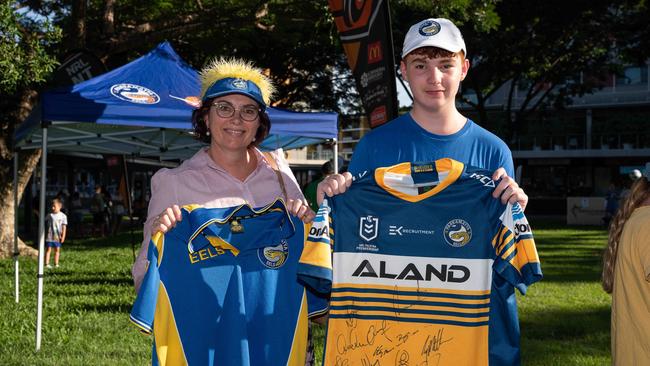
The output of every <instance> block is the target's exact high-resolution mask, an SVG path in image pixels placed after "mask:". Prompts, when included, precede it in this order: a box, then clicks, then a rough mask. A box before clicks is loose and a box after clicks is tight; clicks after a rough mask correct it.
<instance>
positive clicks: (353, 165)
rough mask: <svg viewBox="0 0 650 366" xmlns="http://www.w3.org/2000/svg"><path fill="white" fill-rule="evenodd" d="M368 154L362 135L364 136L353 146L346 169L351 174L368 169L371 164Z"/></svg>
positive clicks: (366, 144) (365, 140)
mask: <svg viewBox="0 0 650 366" xmlns="http://www.w3.org/2000/svg"><path fill="white" fill-rule="evenodd" d="M369 155H370V154H369V152H368V143H367V138H365V136H364V138H361V140H359V142H358V143H357V146H356V147H355V148H354V152H353V153H352V159H351V160H350V164H349V165H348V171H349V172H350V173H351V174H352V175H357V174H359V173H362V172H364V171H365V170H368V169H369V167H370V165H371V164H370V158H369Z"/></svg>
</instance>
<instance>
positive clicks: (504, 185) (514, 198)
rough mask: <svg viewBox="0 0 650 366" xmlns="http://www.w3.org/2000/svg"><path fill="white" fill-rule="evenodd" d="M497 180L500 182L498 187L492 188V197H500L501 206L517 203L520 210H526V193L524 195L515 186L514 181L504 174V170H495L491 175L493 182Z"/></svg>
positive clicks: (516, 185) (521, 190)
mask: <svg viewBox="0 0 650 366" xmlns="http://www.w3.org/2000/svg"><path fill="white" fill-rule="evenodd" d="M499 179H501V182H499V185H497V186H496V188H494V192H492V197H494V198H499V197H500V198H501V203H503V204H506V203H510V204H514V203H515V202H519V206H521V209H522V210H524V209H526V205H527V204H528V196H527V195H526V193H524V190H523V189H521V187H519V184H517V182H515V180H514V179H512V178H510V177H509V176H508V173H506V170H505V169H503V168H499V169H497V170H496V171H495V172H494V174H492V180H493V181H498V180H499Z"/></svg>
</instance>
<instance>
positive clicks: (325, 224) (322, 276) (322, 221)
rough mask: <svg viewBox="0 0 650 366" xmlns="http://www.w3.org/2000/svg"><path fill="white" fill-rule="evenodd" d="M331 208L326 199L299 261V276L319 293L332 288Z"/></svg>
mask: <svg viewBox="0 0 650 366" xmlns="http://www.w3.org/2000/svg"><path fill="white" fill-rule="evenodd" d="M330 220H331V218H330V208H329V206H328V204H327V200H324V201H323V203H322V204H321V206H320V207H319V209H318V212H317V213H316V217H315V218H314V221H313V222H312V225H311V227H310V228H309V235H308V236H307V240H306V241H305V247H304V249H303V251H302V255H301V256H300V261H299V262H298V278H300V280H301V281H303V282H304V283H306V284H307V285H308V286H309V287H311V288H312V289H314V290H316V291H317V292H319V293H329V292H330V290H331V288H332V244H333V243H332V240H331V238H332V233H331V232H330V229H331V225H330V224H331V221H330Z"/></svg>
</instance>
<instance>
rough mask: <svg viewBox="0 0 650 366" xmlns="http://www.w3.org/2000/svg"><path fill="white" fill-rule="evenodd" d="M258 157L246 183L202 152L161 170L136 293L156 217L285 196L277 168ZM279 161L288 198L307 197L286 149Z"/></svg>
mask: <svg viewBox="0 0 650 366" xmlns="http://www.w3.org/2000/svg"><path fill="white" fill-rule="evenodd" d="M255 153H256V154H257V168H256V169H255V171H253V173H252V174H251V175H249V176H248V178H246V180H245V181H244V182H242V181H240V180H238V179H236V178H234V177H232V176H231V175H230V174H228V173H227V172H226V171H225V170H224V169H223V168H221V167H220V166H218V165H217V164H216V163H215V162H214V161H213V160H212V159H211V158H210V156H209V155H208V153H207V148H204V149H201V150H200V151H199V152H197V153H196V154H194V156H193V157H192V158H190V159H189V160H186V161H185V162H183V164H181V165H180V166H178V167H176V168H174V169H167V168H163V169H160V170H159V171H158V172H156V174H154V176H153V177H152V178H151V200H150V201H149V209H148V213H147V221H146V222H145V224H144V241H143V242H142V247H141V248H140V252H139V253H138V257H137V259H136V261H135V263H134V264H133V267H132V268H131V273H132V275H133V281H134V282H135V288H136V291H138V289H139V288H140V283H141V282H142V277H143V276H144V273H145V270H146V268H147V248H148V244H149V240H150V238H151V224H152V222H153V220H154V218H155V217H156V216H158V215H159V214H160V213H161V212H162V211H163V210H165V209H166V208H168V207H170V206H172V205H179V206H182V205H188V204H199V205H203V206H205V207H231V206H237V205H241V204H249V205H251V206H253V207H260V206H264V205H267V204H269V203H271V202H273V201H274V200H275V199H276V198H278V197H282V189H281V188H280V183H279V182H278V177H277V175H276V173H275V171H273V168H271V166H270V165H269V164H268V162H267V161H266V160H265V159H264V157H263V155H262V153H261V152H260V151H259V150H257V149H255ZM271 155H272V156H273V157H274V158H275V161H276V163H277V165H278V168H279V170H280V172H281V173H282V179H283V181H284V185H285V187H286V190H287V196H288V197H287V198H288V199H302V200H304V196H303V194H302V192H301V191H300V187H299V186H298V183H297V182H296V178H295V177H294V176H293V173H292V172H291V169H290V168H289V164H288V163H287V161H286V159H285V158H284V152H283V151H282V149H278V150H276V151H273V152H271Z"/></svg>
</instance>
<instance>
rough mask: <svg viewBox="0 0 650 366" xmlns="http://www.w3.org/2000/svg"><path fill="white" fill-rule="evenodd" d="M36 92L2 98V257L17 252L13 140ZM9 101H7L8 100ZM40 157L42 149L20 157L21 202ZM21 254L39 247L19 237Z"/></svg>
mask: <svg viewBox="0 0 650 366" xmlns="http://www.w3.org/2000/svg"><path fill="white" fill-rule="evenodd" d="M36 97H37V93H36V91H34V90H31V89H25V90H22V91H21V92H20V93H17V94H16V95H15V99H12V101H11V102H8V101H7V100H4V101H3V108H5V107H7V106H9V105H11V106H12V107H13V108H11V109H9V108H7V109H5V110H6V113H5V114H4V116H3V117H4V118H3V119H2V124H3V127H5V128H3V133H2V134H0V258H7V257H11V256H12V255H13V253H14V214H15V213H16V209H15V207H14V155H13V151H14V141H13V135H14V131H15V127H16V126H18V125H19V124H20V123H21V122H22V121H24V120H25V119H26V118H27V116H28V115H29V113H30V112H31V110H32V108H33V106H34V104H35V101H36ZM5 103H6V104H5ZM40 158H41V151H40V150H29V151H23V152H21V154H20V159H19V160H18V202H20V200H21V198H22V196H23V192H24V191H25V187H26V186H27V183H28V182H29V178H30V177H31V176H32V172H33V171H34V168H36V166H37V165H38V162H39V160H40ZM18 250H19V251H20V254H21V255H30V256H34V255H36V254H38V251H37V250H35V249H33V248H31V247H28V246H27V245H25V243H23V241H22V240H20V239H19V240H18Z"/></svg>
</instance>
